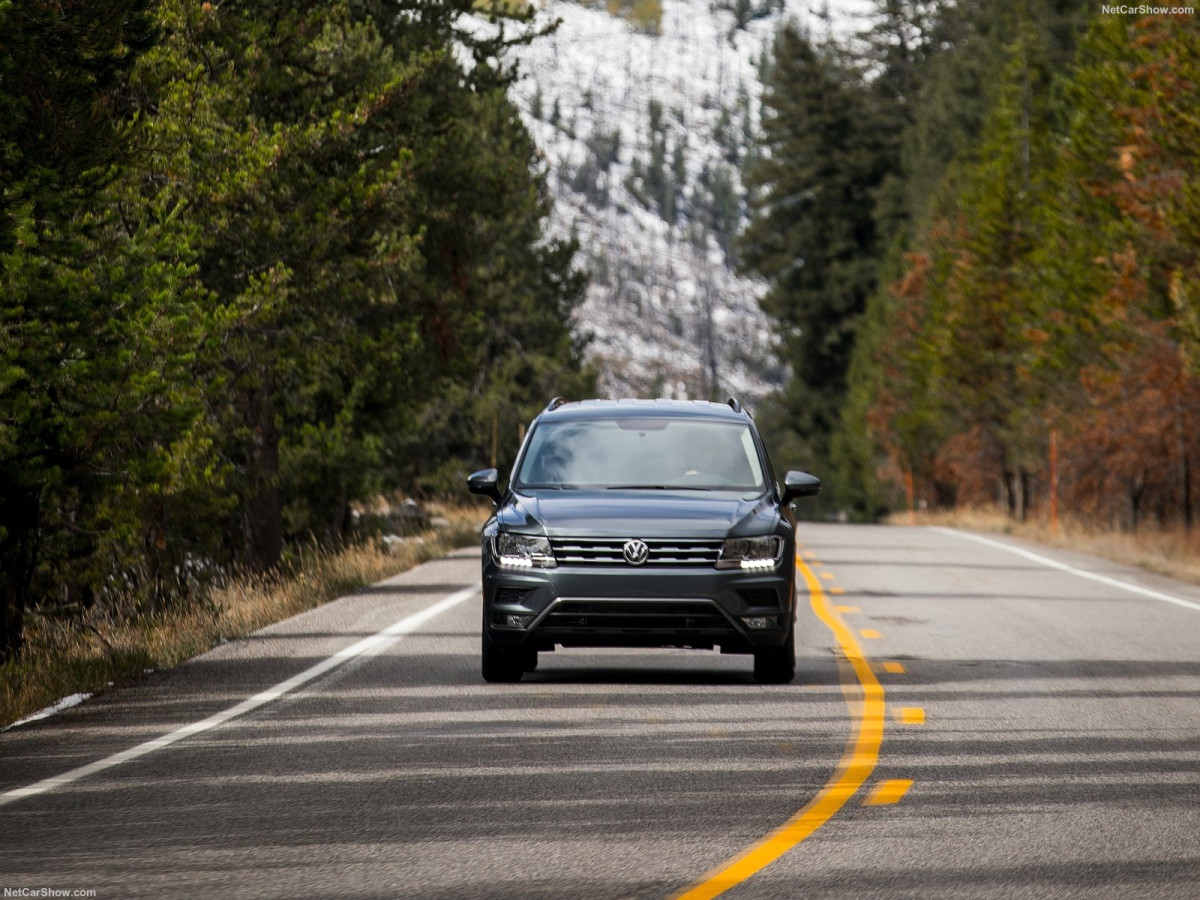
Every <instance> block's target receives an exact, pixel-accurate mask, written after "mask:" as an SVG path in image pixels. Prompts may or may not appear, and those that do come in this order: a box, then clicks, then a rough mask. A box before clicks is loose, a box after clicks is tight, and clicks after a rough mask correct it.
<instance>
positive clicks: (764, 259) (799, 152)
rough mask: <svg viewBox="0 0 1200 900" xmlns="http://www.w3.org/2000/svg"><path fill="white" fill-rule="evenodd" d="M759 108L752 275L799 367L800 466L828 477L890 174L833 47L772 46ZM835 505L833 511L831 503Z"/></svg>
mask: <svg viewBox="0 0 1200 900" xmlns="http://www.w3.org/2000/svg"><path fill="white" fill-rule="evenodd" d="M774 54H775V55H774V63H773V66H772V69H771V71H770V74H769V75H768V79H767V83H766V90H765V94H764V97H763V105H764V116H763V123H762V131H763V133H762V137H761V141H762V144H763V146H764V148H765V152H764V153H762V154H761V155H760V156H759V157H758V159H757V160H756V162H755V165H754V166H753V167H752V168H751V169H750V170H749V171H748V172H747V173H746V181H747V186H748V188H749V208H750V216H751V218H750V224H749V225H748V226H747V228H746V230H745V231H744V232H743V234H742V236H741V240H740V241H739V243H738V250H739V255H740V258H741V262H742V264H743V265H744V266H745V268H747V269H749V270H751V271H753V272H756V273H758V274H760V275H762V276H764V277H765V278H767V279H768V281H769V283H770V288H769V290H768V293H767V295H766V297H765V298H764V300H763V307H764V309H765V310H766V311H767V312H768V313H769V314H771V315H772V316H774V317H775V318H776V319H777V320H778V321H779V322H780V323H781V325H782V326H783V329H784V335H785V340H784V348H785V352H786V355H787V360H788V362H789V363H790V365H791V367H792V373H793V375H792V380H791V381H790V382H789V384H788V387H787V393H786V397H785V399H784V400H783V401H782V406H781V407H780V408H779V409H778V410H777V415H775V416H768V417H767V419H766V421H768V422H772V421H774V422H777V423H778V424H779V426H780V427H781V428H782V429H783V430H784V431H786V432H790V433H791V437H790V438H789V437H787V436H786V435H783V434H780V435H777V436H776V437H775V441H776V442H777V443H779V444H781V445H786V443H785V442H787V443H790V444H791V445H792V448H793V449H792V452H793V453H795V454H798V455H797V458H798V459H805V458H807V459H809V460H810V463H808V464H811V465H812V466H814V467H820V466H821V465H823V464H824V465H828V461H829V459H830V451H829V441H830V437H831V435H832V433H833V431H834V428H835V426H836V424H837V422H838V419H839V416H840V407H841V402H842V399H843V398H844V395H845V389H846V372H847V368H848V366H849V362H850V354H851V351H852V349H853V345H854V330H855V327H856V325H857V320H858V317H859V316H860V315H861V313H862V311H863V309H864V307H865V305H866V298H867V296H868V295H869V294H870V292H871V291H872V289H873V287H874V283H875V276H876V267H877V265H878V262H879V253H880V249H879V241H878V236H877V230H876V226H875V222H874V219H873V207H874V202H873V197H874V193H875V191H876V189H877V188H878V186H879V184H880V181H881V179H882V176H883V173H884V172H885V171H886V164H885V163H884V161H883V159H882V157H881V155H880V151H881V148H880V147H879V145H878V143H877V140H876V138H875V137H874V136H873V135H874V134H875V129H874V128H873V127H872V123H871V122H870V121H869V118H868V112H869V105H868V103H867V98H866V94H865V91H864V90H863V88H862V86H861V82H859V81H858V80H857V78H856V76H855V74H854V73H853V72H852V71H849V70H847V69H846V68H845V66H844V64H843V63H842V62H841V61H840V60H839V58H838V57H837V55H836V54H835V53H834V52H833V51H832V49H831V48H829V47H816V46H814V45H813V43H812V42H811V41H810V40H809V38H808V37H807V36H806V35H804V34H802V33H801V32H799V31H798V30H797V29H796V28H794V27H791V26H789V27H787V28H785V29H784V30H783V31H782V32H781V33H780V35H779V37H778V38H777V40H776V43H775V50H774ZM834 500H835V498H834V497H833V496H832V495H831V496H830V497H827V498H826V502H827V503H831V502H834Z"/></svg>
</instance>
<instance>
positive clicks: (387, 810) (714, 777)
mask: <svg viewBox="0 0 1200 900" xmlns="http://www.w3.org/2000/svg"><path fill="white" fill-rule="evenodd" d="M802 540H803V547H802V548H801V552H802V554H803V555H804V558H805V559H806V560H807V571H806V573H805V575H806V576H807V577H806V580H805V581H804V582H803V583H802V584H801V589H800V596H801V597H803V598H804V599H803V603H802V610H801V615H800V623H799V627H800V639H799V640H798V651H797V652H798V656H799V667H798V668H799V672H798V675H797V678H796V681H795V683H794V684H791V685H787V686H759V685H756V684H754V683H753V681H752V679H751V677H750V672H751V663H750V659H749V658H748V657H739V656H720V655H719V654H715V653H697V652H688V651H654V652H651V651H630V652H621V651H582V650H577V651H559V652H558V653H555V654H548V655H543V658H542V659H543V662H542V664H541V666H540V667H539V669H538V671H537V672H536V673H534V674H532V675H529V676H526V680H525V681H523V682H522V683H520V684H516V685H487V684H484V683H483V682H482V680H481V679H480V677H479V671H478V670H479V666H478V644H479V615H480V613H479V606H480V601H479V595H478V594H477V593H475V592H474V591H473V590H471V588H472V587H474V586H475V585H477V580H478V556H477V554H476V553H474V552H471V551H464V552H460V553H458V554H455V555H454V556H452V557H450V558H448V559H445V560H440V561H438V562H434V563H430V564H428V565H426V566H423V567H422V568H420V569H417V570H414V571H413V572H410V573H407V574H406V575H403V576H400V577H399V578H397V579H393V580H392V581H389V582H386V583H384V584H381V585H378V586H376V587H374V588H371V589H369V590H366V591H363V592H361V593H358V594H355V595H354V596H351V597H347V598H345V599H343V600H340V601H338V602H337V603H333V604H330V605H328V606H325V607H322V608H321V609H318V610H314V611H312V612H310V613H306V614H304V615H302V616H298V617H297V618H295V619H292V620H290V621H288V622H285V623H282V624H280V625H278V626H275V627H272V628H269V629H266V630H265V631H263V632H260V633H258V634H256V635H254V636H253V637H251V638H249V639H247V640H244V641H239V642H236V643H231V644H227V645H225V646H222V647H220V648H218V649H217V650H215V651H213V652H211V653H209V654H206V655H205V656H203V657H200V658H198V659H196V660H193V661H192V662H190V663H188V664H186V665H184V666H181V667H179V668H178V669H176V670H174V671H172V672H169V673H160V674H156V675H153V676H151V677H150V678H149V680H148V682H147V683H146V684H144V685H143V686H140V687H138V688H136V689H129V690H123V691H117V692H114V693H111V694H108V695H106V696H103V697H99V698H95V699H93V700H91V701H89V702H88V703H85V704H83V705H82V706H79V707H77V708H75V709H72V710H69V711H67V712H64V713H62V714H60V715H57V716H54V717H52V718H49V719H46V720H43V721H41V722H36V723H32V724H30V725H26V726H22V727H19V728H16V729H13V730H10V731H8V732H4V733H0V896H51V895H52V894H49V893H39V892H42V891H55V892H57V891H68V892H71V891H94V892H95V893H94V895H93V896H96V897H99V898H117V897H120V898H124V897H331V896H342V897H410V898H501V897H504V898H567V897H571V898H667V897H671V896H681V895H682V896H689V897H700V896H707V895H713V894H714V893H715V892H716V891H718V890H720V889H721V888H725V887H727V888H728V890H727V891H726V892H725V893H724V894H722V896H724V897H729V898H793V897H795V898H824V897H830V898H844V897H860V898H874V897H880V898H884V897H886V898H900V897H905V898H908V897H911V898H942V897H945V898H963V897H989V898H990V897H997V898H1000V897H1003V898H1013V897H1015V898H1027V897H1028V898H1032V897H1038V898H1040V897H1047V898H1060V897H1070V898H1076V897H1084V898H1100V897H1103V898H1128V897H1146V898H1192V900H1194V898H1200V702H1198V701H1200V588H1197V587H1194V586H1189V585H1184V584H1182V583H1179V582H1174V581H1171V580H1169V579H1165V578H1159V577H1156V576H1152V575H1148V574H1146V573H1144V572H1140V571H1137V570H1132V569H1128V568H1124V567H1121V566H1117V565H1115V564H1112V563H1107V562H1103V561H1100V560H1097V559H1094V558H1090V557H1084V556H1079V555H1073V554H1066V553H1062V552H1058V551H1050V550H1044V549H1038V548H1035V547H1029V545H1023V544H1019V543H1018V542H1015V541H1011V540H1008V539H1004V540H1003V545H1001V544H1000V543H996V542H995V539H993V538H988V539H986V541H988V542H982V541H980V540H978V539H976V538H972V537H969V536H965V535H963V534H962V533H950V532H945V531H940V530H936V529H907V528H897V527H891V528H886V527H856V526H832V525H831V526H825V525H821V526H811V525H810V526H805V527H804V528H803V530H802ZM1021 547H1026V548H1028V549H1030V550H1032V551H1033V553H1034V554H1035V555H1034V556H1030V555H1021V554H1019V553H1017V552H1014V550H1013V548H1021ZM1062 566H1067V567H1070V568H1062ZM464 588H465V589H467V590H464ZM446 598H450V599H449V600H446ZM444 600H445V601H446V602H443V603H441V606H440V607H435V604H438V603H439V602H440V601H444ZM423 611H424V616H423V617H418V618H413V617H414V616H419V614H421V613H422V612H423ZM389 628H391V630H392V633H391V634H389V635H384V636H378V635H379V634H380V632H382V631H384V630H385V629H389ZM338 653H342V656H341V657H336V656H334V655H335V654H338ZM289 679H292V683H290V684H288V683H287V682H288V680H289ZM164 737H166V738H167V739H166V740H159V739H162V738H164ZM98 763H99V765H97V764H98ZM53 779H58V780H57V781H55V780H53ZM781 826H784V827H783V829H782V830H780V828H781ZM739 855H740V859H741V861H740V862H735V863H734V865H733V866H732V868H730V867H728V866H726V864H727V863H729V861H731V860H737V859H738V858H739ZM722 872H724V874H721V873H722ZM689 891H690V893H689ZM59 896H66V895H65V894H61V895H59Z"/></svg>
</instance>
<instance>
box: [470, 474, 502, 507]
mask: <svg viewBox="0 0 1200 900" xmlns="http://www.w3.org/2000/svg"><path fill="white" fill-rule="evenodd" d="M499 480H500V473H499V472H497V471H496V470H495V469H483V470H481V471H479V472H475V473H474V474H473V475H471V476H470V477H469V478H467V490H468V491H470V492H471V493H472V494H483V496H485V497H491V498H492V500H493V501H495V502H496V503H499V502H500V488H498V487H496V483H497V482H498V481H499Z"/></svg>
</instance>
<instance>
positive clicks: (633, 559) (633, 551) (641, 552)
mask: <svg viewBox="0 0 1200 900" xmlns="http://www.w3.org/2000/svg"><path fill="white" fill-rule="evenodd" d="M621 552H622V553H624V554H625V562H627V563H629V564H630V565H631V566H640V565H641V564H642V563H644V562H645V561H646V557H648V556H649V555H650V548H649V547H647V546H646V542H645V541H639V540H632V541H626V542H625V546H624V547H622V548H621Z"/></svg>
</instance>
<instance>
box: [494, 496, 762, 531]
mask: <svg viewBox="0 0 1200 900" xmlns="http://www.w3.org/2000/svg"><path fill="white" fill-rule="evenodd" d="M500 520H501V523H502V524H504V525H505V526H507V527H509V528H514V529H516V530H521V531H525V530H528V531H529V532H532V533H544V534H546V535H548V536H550V537H641V538H648V537H649V538H652V537H693V538H723V537H726V536H727V535H735V536H736V535H743V534H764V533H767V532H770V531H773V530H774V528H775V526H776V524H777V521H778V513H777V512H776V510H775V505H774V503H773V502H772V500H771V497H770V496H769V495H765V494H764V495H753V496H746V495H744V494H739V493H734V492H729V491H672V490H628V491H626V490H609V491H573V490H568V491H538V492H536V493H534V492H530V493H528V494H524V493H521V494H517V493H514V494H512V495H511V496H510V500H509V502H508V503H507V504H505V506H504V508H503V509H502V510H501V511H500Z"/></svg>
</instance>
